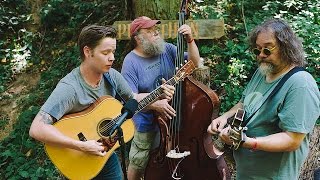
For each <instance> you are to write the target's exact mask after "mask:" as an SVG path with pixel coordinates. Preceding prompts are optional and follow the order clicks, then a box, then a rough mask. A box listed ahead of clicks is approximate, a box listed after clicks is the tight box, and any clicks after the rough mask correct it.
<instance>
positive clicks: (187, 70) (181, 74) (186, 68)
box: [174, 60, 196, 81]
mask: <svg viewBox="0 0 320 180" xmlns="http://www.w3.org/2000/svg"><path fill="white" fill-rule="evenodd" d="M195 68H196V67H195V65H194V64H193V62H192V61H191V60H189V61H188V62H187V63H186V64H184V65H183V66H182V67H181V68H180V69H179V70H178V72H177V73H176V75H175V76H174V79H175V80H176V81H179V80H182V79H184V78H185V77H187V76H188V75H190V74H192V72H193V71H194V70H195Z"/></svg>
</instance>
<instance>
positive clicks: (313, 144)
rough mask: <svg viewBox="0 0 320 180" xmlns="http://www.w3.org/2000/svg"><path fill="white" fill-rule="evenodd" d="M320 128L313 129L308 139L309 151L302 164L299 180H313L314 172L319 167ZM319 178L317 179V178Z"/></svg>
mask: <svg viewBox="0 0 320 180" xmlns="http://www.w3.org/2000/svg"><path fill="white" fill-rule="evenodd" d="M319 137H320V126H319V125H317V126H315V127H314V129H313V133H312V134H311V137H310V145H309V147H310V151H309V155H308V157H307V159H306V161H305V162H304V164H303V166H302V169H301V173H300V177H299V180H312V179H314V177H313V176H314V171H315V170H316V169H317V168H319V167H320V152H319V147H320V139H319ZM318 178H319V177H318Z"/></svg>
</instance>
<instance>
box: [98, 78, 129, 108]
mask: <svg viewBox="0 0 320 180" xmlns="http://www.w3.org/2000/svg"><path fill="white" fill-rule="evenodd" d="M103 77H104V78H105V80H106V81H107V82H108V83H109V85H110V86H111V87H112V92H111V96H112V97H115V98H116V99H117V100H118V101H120V102H121V103H122V104H124V103H126V101H125V100H124V99H123V98H122V97H121V96H120V94H119V93H118V91H117V90H116V88H115V87H116V85H115V83H114V82H113V80H112V79H111V77H110V74H109V72H107V73H104V74H103Z"/></svg>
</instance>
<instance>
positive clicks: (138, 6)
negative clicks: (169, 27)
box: [132, 0, 180, 20]
mask: <svg viewBox="0 0 320 180" xmlns="http://www.w3.org/2000/svg"><path fill="white" fill-rule="evenodd" d="M132 5H133V7H134V14H135V17H139V16H148V17H150V18H152V19H167V20H174V19H178V18H177V13H178V12H179V9H180V1H173V0H162V1H159V0H132Z"/></svg>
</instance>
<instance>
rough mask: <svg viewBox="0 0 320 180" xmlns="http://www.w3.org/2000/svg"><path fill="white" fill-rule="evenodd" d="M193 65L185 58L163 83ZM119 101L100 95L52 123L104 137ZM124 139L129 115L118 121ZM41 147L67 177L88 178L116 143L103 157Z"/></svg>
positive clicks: (78, 135)
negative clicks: (78, 110) (93, 101)
mask: <svg viewBox="0 0 320 180" xmlns="http://www.w3.org/2000/svg"><path fill="white" fill-rule="evenodd" d="M194 69H195V66H194V64H193V63H192V61H191V60H189V61H188V62H187V63H186V64H185V65H184V66H183V67H181V68H180V70H178V71H177V73H176V74H175V75H174V76H173V77H172V78H171V79H169V80H168V81H167V82H166V84H168V85H176V84H177V83H178V82H179V81H181V80H183V79H184V78H185V77H186V76H188V75H190V74H191V73H192V72H193V70H194ZM162 93H163V92H162V88H161V87H158V88H156V89H155V90H153V91H152V92H151V93H150V94H149V95H148V96H146V97H145V98H143V99H142V100H141V101H140V102H139V104H138V108H137V110H136V111H135V113H137V112H139V111H141V110H142V109H143V108H145V107H146V106H148V105H149V104H151V103H152V102H154V101H156V100H157V99H158V98H159V97H160V96H161V95H162ZM121 109H122V104H121V103H120V102H119V101H118V100H116V99H115V98H113V97H111V96H103V97H101V98H99V99H98V100H97V101H96V102H95V103H93V104H92V105H91V106H90V107H89V108H87V109H85V110H84V111H82V112H79V113H74V114H69V115H66V116H63V117H62V118H61V119H60V120H59V121H58V122H56V123H55V124H54V127H56V128H57V129H58V130H59V131H60V132H62V133H63V134H64V135H66V136H68V137H70V138H73V139H76V140H81V141H86V140H92V139H93V140H97V141H98V140H99V139H101V137H105V138H108V137H110V136H109V132H110V130H111V129H112V127H113V125H115V124H116V122H117V121H118V118H119V116H120V114H121ZM121 128H122V129H123V132H124V133H123V136H124V141H125V142H128V141H130V140H131V139H132V137H133V134H134V124H133V121H132V120H131V119H128V120H126V121H125V122H124V123H123V124H122V125H121ZM44 146H45V150H46V153H47V155H48V156H49V158H50V160H51V161H52V163H53V164H54V165H55V166H56V167H57V169H58V170H59V171H60V172H61V173H62V174H63V175H64V176H65V177H67V178H68V179H77V180H78V179H92V178H93V177H95V176H97V175H98V173H99V172H100V171H101V169H102V168H103V166H104V164H105V163H106V162H107V160H108V159H109V157H110V155H111V154H112V152H113V151H115V150H116V149H117V148H118V147H119V146H120V145H119V142H117V143H116V144H115V145H114V146H113V147H112V148H111V149H109V151H108V152H107V154H106V155H105V156H103V157H101V156H96V155H92V154H89V153H86V152H82V151H77V150H74V149H69V148H62V147H58V146H52V145H49V144H45V145H44Z"/></svg>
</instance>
